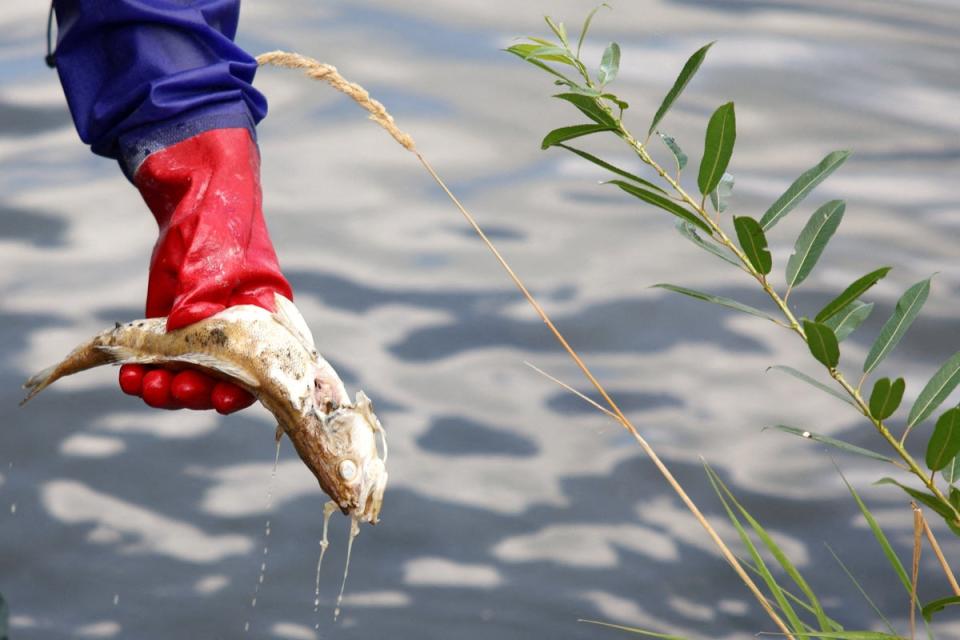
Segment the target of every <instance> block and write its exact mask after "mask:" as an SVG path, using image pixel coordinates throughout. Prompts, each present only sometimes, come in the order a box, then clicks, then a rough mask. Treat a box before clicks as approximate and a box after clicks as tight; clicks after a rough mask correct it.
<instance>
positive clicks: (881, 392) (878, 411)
mask: <svg viewBox="0 0 960 640" xmlns="http://www.w3.org/2000/svg"><path fill="white" fill-rule="evenodd" d="M906 386H907V385H906V382H904V380H903V378H897V379H896V380H894V381H893V382H890V378H880V379H879V380H877V381H876V383H874V385H873V392H871V393H870V415H872V416H873V417H874V418H876V419H877V420H886V419H887V418H889V417H890V416H892V415H893V413H894V411H896V410H897V407H899V406H900V402H901V401H902V400H903V390H904V389H905V388H906Z"/></svg>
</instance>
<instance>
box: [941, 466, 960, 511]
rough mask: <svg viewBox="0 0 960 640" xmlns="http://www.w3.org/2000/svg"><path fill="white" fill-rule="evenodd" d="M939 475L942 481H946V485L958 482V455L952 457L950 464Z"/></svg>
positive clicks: (959, 477) (959, 471)
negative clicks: (941, 476)
mask: <svg viewBox="0 0 960 640" xmlns="http://www.w3.org/2000/svg"><path fill="white" fill-rule="evenodd" d="M940 473H941V475H943V479H944V480H946V481H947V483H948V484H953V483H955V482H957V481H958V480H960V455H958V456H954V457H953V460H951V461H950V463H949V464H948V465H947V466H945V467H944V468H943V471H941V472H940ZM951 495H952V494H951ZM958 508H960V507H958Z"/></svg>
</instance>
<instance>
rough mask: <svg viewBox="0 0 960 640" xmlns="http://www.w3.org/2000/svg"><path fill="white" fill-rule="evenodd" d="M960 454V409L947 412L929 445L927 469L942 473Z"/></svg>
mask: <svg viewBox="0 0 960 640" xmlns="http://www.w3.org/2000/svg"><path fill="white" fill-rule="evenodd" d="M958 453H960V408H953V409H950V410H948V411H946V412H945V413H944V414H943V415H942V416H940V419H939V420H937V426H936V427H935V428H934V430H933V435H931V436H930V441H929V442H928V443H927V458H926V461H927V468H928V469H930V470H931V471H940V470H941V469H943V468H945V467H946V466H947V465H948V464H950V462H952V461H953V459H954V458H955V457H956V456H957V454H958Z"/></svg>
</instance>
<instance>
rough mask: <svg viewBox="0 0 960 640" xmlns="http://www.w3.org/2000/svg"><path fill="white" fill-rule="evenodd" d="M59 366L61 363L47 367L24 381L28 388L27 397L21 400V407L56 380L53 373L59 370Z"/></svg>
mask: <svg viewBox="0 0 960 640" xmlns="http://www.w3.org/2000/svg"><path fill="white" fill-rule="evenodd" d="M58 366H59V365H56V364H55V365H53V366H52V367H47V368H46V369H44V370H43V371H41V372H40V373H38V374H36V375H34V376H30V378H29V379H28V380H27V381H26V382H24V383H23V388H24V389H26V390H27V397H25V398H24V399H23V400H21V401H20V406H21V407H22V406H23V405H25V404H27V403H28V402H30V400H32V399H33V396H35V395H37V394H38V393H40V392H41V391H43V390H44V389H46V388H47V387H48V386H50V384H51V383H52V382H53V381H54V380H55V378H54V377H53V374H54V372H55V371H56V370H57V367H58Z"/></svg>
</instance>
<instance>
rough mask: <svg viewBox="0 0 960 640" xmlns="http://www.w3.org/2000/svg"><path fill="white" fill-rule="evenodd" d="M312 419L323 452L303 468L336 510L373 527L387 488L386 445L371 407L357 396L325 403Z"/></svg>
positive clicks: (364, 395) (384, 437)
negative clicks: (342, 402) (338, 403)
mask: <svg viewBox="0 0 960 640" xmlns="http://www.w3.org/2000/svg"><path fill="white" fill-rule="evenodd" d="M314 415H315V416H316V417H317V418H318V421H319V422H318V424H317V425H316V428H317V429H319V434H318V435H319V439H320V440H321V441H322V442H323V444H324V445H325V446H324V447H323V449H324V450H325V453H324V455H323V456H322V458H323V459H322V460H319V461H317V462H318V463H319V464H311V463H310V461H307V464H308V466H310V468H311V470H313V472H314V475H316V477H317V479H318V480H319V481H320V486H321V487H322V488H323V490H324V491H325V492H326V493H327V495H329V496H330V497H331V498H333V500H334V501H335V502H336V503H337V504H338V505H339V506H340V510H341V511H343V512H344V513H345V514H347V515H350V516H355V517H356V518H357V519H358V520H359V521H360V522H369V523H371V524H376V522H377V520H378V518H379V515H380V507H381V506H382V505H383V492H384V490H385V489H386V487H387V471H386V464H385V463H386V460H387V440H386V435H385V433H384V430H383V426H382V425H381V424H380V420H378V419H377V415H376V414H375V413H374V412H373V403H372V402H370V399H369V398H368V397H367V396H366V394H364V393H363V392H362V391H358V392H357V395H356V400H355V401H354V402H353V403H352V404H340V405H334V404H333V403H330V402H328V403H326V404H325V406H323V407H319V408H317V410H316V411H315V413H314ZM378 441H379V443H380V444H379V446H378ZM305 461H306V460H305Z"/></svg>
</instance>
